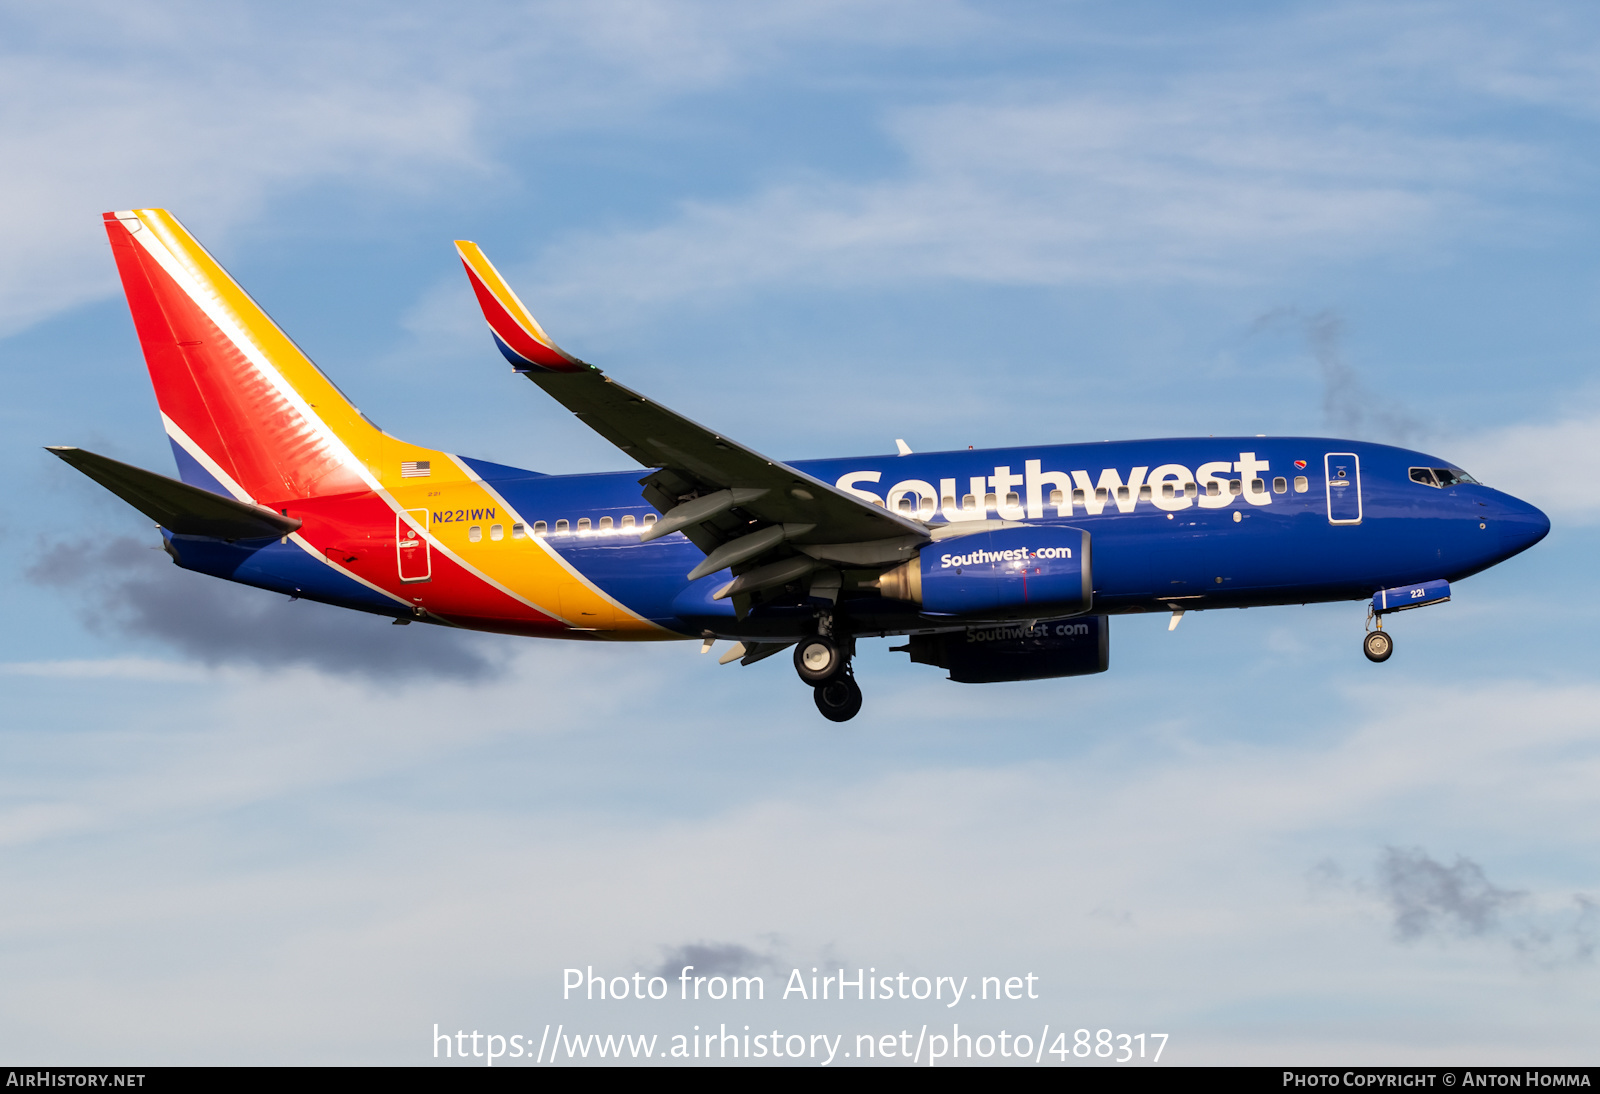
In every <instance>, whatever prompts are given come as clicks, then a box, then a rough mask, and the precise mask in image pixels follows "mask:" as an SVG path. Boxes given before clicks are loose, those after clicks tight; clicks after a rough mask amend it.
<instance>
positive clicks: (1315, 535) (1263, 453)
mask: <svg viewBox="0 0 1600 1094" xmlns="http://www.w3.org/2000/svg"><path fill="white" fill-rule="evenodd" d="M468 462H469V463H470V465H471V466H472V467H473V469H474V470H475V471H476V472H477V473H478V474H480V475H481V476H482V477H483V479H484V480H485V481H486V482H488V483H489V484H490V485H492V487H493V488H494V489H495V490H497V491H498V492H499V493H500V494H501V495H502V496H503V497H504V498H505V499H506V500H507V501H508V502H509V503H510V504H511V505H512V506H514V507H515V508H516V510H517V511H518V512H519V513H521V514H522V515H523V517H524V518H525V519H527V520H530V521H543V522H544V523H545V528H546V529H547V530H549V540H548V542H549V543H550V544H551V545H552V546H554V547H555V548H556V550H558V551H559V552H560V553H561V554H562V556H563V557H565V558H566V559H567V560H568V561H569V562H570V563H571V564H572V565H573V566H574V567H575V568H577V569H578V570H579V571H581V572H582V573H583V574H584V575H585V576H586V577H588V578H589V579H591V580H592V581H594V582H595V583H596V584H597V585H599V586H600V587H601V588H602V589H604V590H605V592H607V593H608V594H610V595H611V596H613V597H615V598H616V599H617V600H619V601H621V602H622V603H623V604H626V605H627V606H628V607H629V608H631V609H632V610H634V611H636V612H639V613H640V614H642V615H644V616H646V617H648V618H650V619H652V620H655V621H657V622H659V623H660V624H662V625H663V626H666V627H669V628H671V629H673V630H677V631H680V632H682V633H687V634H700V633H702V631H703V630H705V629H707V628H708V627H709V628H710V629H712V630H715V631H716V632H717V633H719V634H720V633H727V634H754V635H762V634H776V633H783V632H784V631H785V630H786V629H787V627H786V625H784V624H783V623H782V622H781V620H780V619H779V618H778V617H779V616H782V615H783V614H784V613H782V612H777V614H776V616H774V617H773V618H772V619H770V620H767V621H766V622H763V620H762V619H761V618H760V613H755V615H753V616H752V618H751V619H749V620H746V621H742V622H740V621H736V620H735V618H734V612H733V608H732V606H731V605H730V604H729V603H728V602H727V601H713V600H712V599H711V592H712V591H713V590H715V589H716V588H718V587H720V586H721V585H723V584H725V583H726V582H727V581H728V580H729V576H730V575H729V574H728V573H727V572H726V571H724V572H723V573H721V574H716V575H712V576H710V577H706V578H702V579H701V580H700V581H699V582H696V583H693V584H692V585H691V583H689V582H688V581H686V579H685V576H684V575H685V574H687V573H688V571H689V570H691V569H692V568H693V567H694V566H695V565H696V564H697V563H698V562H699V561H701V559H702V558H703V555H702V553H701V552H700V550H699V549H698V548H696V547H695V546H694V545H693V544H691V543H689V542H688V541H687V540H686V539H684V537H683V536H682V535H679V534H675V535H672V536H667V537H664V538H662V539H660V540H657V541H654V542H650V543H643V544H641V543H639V542H638V541H637V537H636V536H633V535H624V534H619V533H618V532H616V531H612V532H611V533H610V534H605V533H602V532H601V531H599V529H601V527H602V524H604V525H605V526H606V527H607V528H609V529H618V528H621V527H622V525H623V523H624V518H625V517H630V516H631V517H633V518H634V520H635V521H642V519H643V516H644V515H645V514H646V513H649V512H651V510H650V509H649V508H648V507H647V506H646V505H645V503H644V502H643V501H641V499H640V495H639V485H638V483H639V478H640V476H641V474H642V473H641V472H637V471H634V472H624V473H618V474H596V475H563V476H545V475H538V474H533V473H529V472H526V471H519V470H517V469H514V468H510V467H504V466H501V465H498V464H490V463H483V462H480V461H468ZM793 466H795V467H797V468H799V469H800V470H802V471H804V472H806V473H807V474H810V475H814V476H816V477H817V478H819V479H822V480H824V481H826V482H830V483H837V484H838V485H840V486H841V487H842V488H844V489H850V490H854V491H857V492H860V493H861V494H862V495H863V496H869V495H870V496H871V497H873V498H877V499H882V501H883V502H884V503H885V504H886V505H888V506H889V507H890V508H892V509H897V510H899V511H903V512H905V511H909V512H911V513H914V514H920V515H922V516H923V517H924V518H925V519H929V520H931V521H932V522H933V523H934V525H935V526H938V525H941V524H945V523H951V522H952V521H951V518H952V517H954V518H956V519H955V521H954V523H958V524H959V523H960V522H961V520H963V519H966V520H973V519H988V520H995V519H1010V520H1017V521H1025V522H1028V523H1032V524H1042V525H1070V526H1073V527H1077V528H1082V529H1084V530H1086V531H1088V532H1089V533H1090V535H1091V537H1092V542H1093V588H1094V603H1093V611H1094V612H1095V613H1097V614H1102V613H1103V614H1117V613H1125V612H1140V611H1156V610H1167V609H1172V608H1184V609H1189V610H1193V609H1203V608H1219V607H1248V606H1255V605H1268V604H1287V603H1308V602H1314V601H1328V600H1354V599H1364V598H1366V597H1368V596H1371V595H1372V594H1373V592H1374V591H1375V590H1378V589H1383V588H1387V587H1392V586H1398V585H1404V584H1407V583H1411V582H1421V581H1427V580H1433V579H1444V580H1448V581H1458V580H1460V579H1461V578H1464V577H1467V576H1469V575H1471V574H1474V573H1477V572H1478V571H1479V570H1482V569H1484V568H1486V567H1489V566H1492V565H1494V564H1495V563H1497V562H1500V561H1503V560H1504V559H1506V558H1509V557H1510V556H1512V555H1514V554H1517V553H1518V552H1520V551H1523V550H1525V549H1527V548H1528V547H1530V546H1532V545H1533V544H1534V543H1536V542H1538V541H1539V540H1540V539H1541V538H1543V537H1544V535H1545V534H1546V533H1547V532H1548V531H1549V527H1550V524H1549V520H1548V519H1547V518H1546V517H1545V515H1544V514H1543V513H1542V512H1540V511H1539V510H1538V509H1536V508H1534V507H1533V506H1531V505H1529V504H1527V503H1525V502H1522V501H1519V500H1517V499H1516V498H1513V497H1511V496H1509V495H1507V494H1503V493H1501V492H1500V491H1497V490H1494V489H1491V488H1489V487H1487V486H1482V485H1479V484H1477V483H1473V482H1463V483H1458V484H1454V485H1448V486H1443V487H1441V486H1436V485H1430V484H1429V483H1428V482H1419V481H1416V479H1415V478H1414V477H1413V475H1412V469H1414V468H1421V469H1432V468H1438V469H1448V468H1449V467H1450V466H1451V465H1450V464H1449V463H1448V462H1447V461H1443V460H1440V459H1438V458H1437V457H1433V456H1429V455H1426V454H1424V453H1421V452H1415V451H1410V450H1406V449H1401V448H1394V447H1390V446H1387V445H1378V444H1366V443H1361V442H1353V441H1339V440H1327V439H1323V438H1307V437H1291V438H1265V437H1248V438H1240V437H1231V438H1230V437H1213V438H1204V439H1196V438H1174V439H1162V440H1141V441H1108V442H1105V443H1101V444H1077V445H1055V446H1039V447H1028V448H1008V449H986V450H981V451H975V450H971V449H968V450H965V451H954V452H930V453H917V454H913V455H906V456H866V457H860V458H848V459H831V460H813V461H799V462H796V463H794V464H793ZM908 483H911V484H915V485H911V486H907V485H906V484H908ZM929 494H931V495H932V496H928V495H929ZM952 505H953V508H952ZM607 518H609V519H607ZM558 522H565V523H564V524H559V525H558ZM580 522H584V523H583V525H582V527H583V529H584V531H583V532H580V531H579V528H580ZM629 523H630V524H631V523H633V521H630V522H629ZM558 527H560V528H561V529H564V532H563V533H562V534H557V533H555V532H554V530H555V529H557V528H558ZM849 610H850V611H851V613H852V616H853V618H855V619H856V621H857V622H856V626H857V628H858V629H859V630H860V631H864V632H868V633H873V632H876V633H895V632H897V631H905V630H910V629H917V628H918V627H926V626H928V625H930V623H933V622H938V621H932V620H928V619H926V618H919V617H918V613H917V612H915V611H914V610H908V606H907V605H904V604H897V603H894V602H887V601H884V600H882V599H881V598H876V597H870V596H869V597H862V598H859V599H857V600H854V601H850V602H849ZM944 622H946V623H948V621H944Z"/></svg>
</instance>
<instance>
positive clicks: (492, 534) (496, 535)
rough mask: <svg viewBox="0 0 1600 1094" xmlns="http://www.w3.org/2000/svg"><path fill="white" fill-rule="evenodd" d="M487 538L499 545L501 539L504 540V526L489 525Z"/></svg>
mask: <svg viewBox="0 0 1600 1094" xmlns="http://www.w3.org/2000/svg"><path fill="white" fill-rule="evenodd" d="M489 538H490V539H491V540H493V541H494V542H496V543H499V542H500V541H501V540H502V539H505V538H506V526H505V525H504V524H491V525H489Z"/></svg>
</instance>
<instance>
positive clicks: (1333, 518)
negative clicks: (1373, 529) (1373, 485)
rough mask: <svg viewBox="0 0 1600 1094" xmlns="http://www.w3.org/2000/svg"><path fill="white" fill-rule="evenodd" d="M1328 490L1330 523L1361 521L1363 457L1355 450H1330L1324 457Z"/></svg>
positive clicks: (1323, 462)
mask: <svg viewBox="0 0 1600 1094" xmlns="http://www.w3.org/2000/svg"><path fill="white" fill-rule="evenodd" d="M1322 465H1323V469H1324V471H1325V472H1326V475H1325V477H1326V479H1327V483H1328V486H1327V491H1328V523H1329V524H1360V523H1361V459H1360V457H1358V456H1357V455H1356V454H1355V453H1354V452H1329V453H1328V454H1327V455H1326V456H1324V457H1323V459H1322Z"/></svg>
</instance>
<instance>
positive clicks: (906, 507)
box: [894, 497, 913, 517]
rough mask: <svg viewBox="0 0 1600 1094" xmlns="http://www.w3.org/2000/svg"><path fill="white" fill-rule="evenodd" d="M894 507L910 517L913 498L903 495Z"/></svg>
mask: <svg viewBox="0 0 1600 1094" xmlns="http://www.w3.org/2000/svg"><path fill="white" fill-rule="evenodd" d="M894 507H895V508H896V509H898V510H900V512H902V513H904V514H905V515H906V516H908V517H909V516H910V515H911V514H912V511H913V510H912V507H911V499H910V498H909V497H902V498H901V499H900V500H899V501H897V502H895V505H894Z"/></svg>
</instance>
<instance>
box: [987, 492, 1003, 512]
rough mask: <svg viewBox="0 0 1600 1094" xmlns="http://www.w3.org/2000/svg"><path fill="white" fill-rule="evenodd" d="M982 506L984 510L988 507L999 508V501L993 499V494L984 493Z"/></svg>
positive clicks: (988, 508)
mask: <svg viewBox="0 0 1600 1094" xmlns="http://www.w3.org/2000/svg"><path fill="white" fill-rule="evenodd" d="M983 508H984V511H985V512H987V511H988V510H990V509H998V508H1000V503H999V502H998V501H997V500H995V496H994V495H993V494H985V495H984V496H983Z"/></svg>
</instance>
